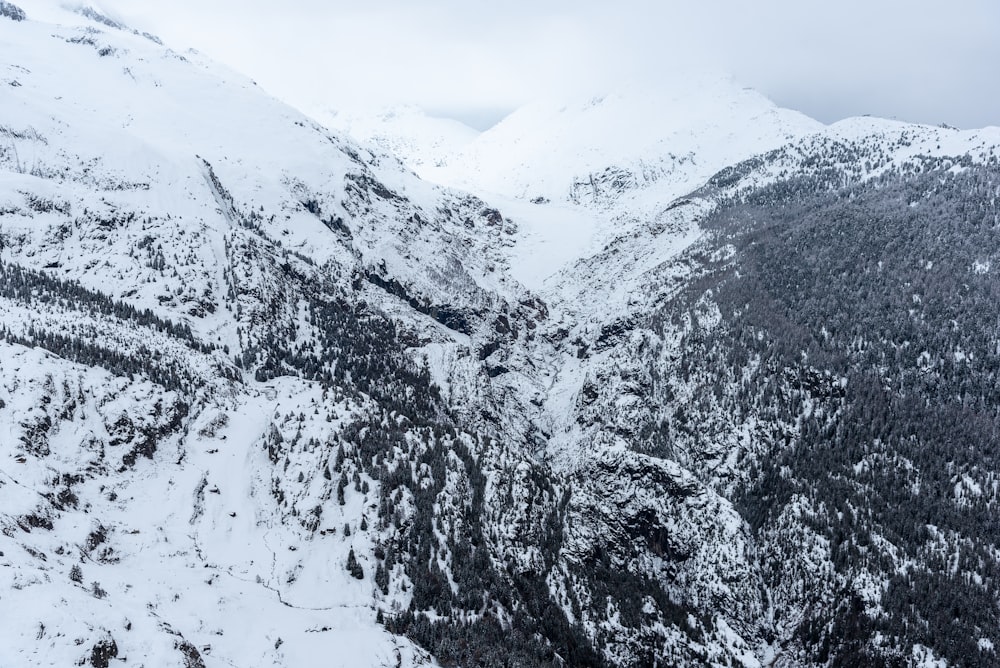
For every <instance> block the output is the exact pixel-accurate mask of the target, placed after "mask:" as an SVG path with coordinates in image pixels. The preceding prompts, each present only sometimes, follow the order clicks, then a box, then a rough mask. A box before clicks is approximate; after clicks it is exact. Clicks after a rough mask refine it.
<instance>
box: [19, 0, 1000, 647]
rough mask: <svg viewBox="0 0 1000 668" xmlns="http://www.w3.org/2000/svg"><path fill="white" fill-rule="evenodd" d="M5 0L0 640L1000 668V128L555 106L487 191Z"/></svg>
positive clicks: (62, 16) (152, 43)
mask: <svg viewBox="0 0 1000 668" xmlns="http://www.w3.org/2000/svg"><path fill="white" fill-rule="evenodd" d="M4 7H5V10H4V11H6V12H7V14H5V16H4V17H0V53H3V56H4V57H3V58H0V62H3V63H7V64H6V65H3V66H0V67H2V68H3V69H0V84H2V85H0V262H2V264H0V313H2V322H3V325H2V327H0V338H2V339H3V342H2V343H0V435H3V437H2V439H0V457H2V464H0V471H2V476H0V501H2V503H0V508H2V510H0V525H2V531H0V563H3V564H4V565H5V566H9V567H8V568H5V569H4V573H3V578H4V579H3V580H2V581H0V597H2V602H3V604H4V605H3V609H8V610H10V609H15V608H16V609H18V610H23V611H24V614H23V615H21V616H19V617H18V619H16V620H11V622H10V623H9V624H8V628H9V629H10V631H9V633H8V634H6V635H5V640H7V641H8V642H6V643H4V644H3V645H2V647H0V652H2V653H0V656H2V657H3V663H5V664H6V663H11V664H17V665H22V664H32V665H34V664H46V663H48V664H64V663H70V662H74V663H79V662H82V663H84V664H86V663H88V662H89V663H90V664H91V665H94V666H100V665H104V666H107V665H110V663H111V661H112V659H127V660H130V661H137V662H147V661H152V662H155V663H156V664H157V665H177V666H189V667H190V666H201V665H204V666H212V665H255V664H257V663H266V664H268V665H287V666H308V665H319V664H322V665H326V664H328V663H329V662H330V661H331V660H332V661H339V662H341V663H342V664H343V665H373V666H375V665H420V664H427V663H435V662H436V663H438V664H441V665H449V666H451V665H462V666H464V665H497V666H499V665H519V666H534V665H574V666H577V665H579V666H585V665H593V666H600V665H636V666H638V665H654V664H671V665H712V666H725V665H742V666H760V665H786V666H820V665H852V664H858V663H865V664H871V665H878V664H886V665H895V664H898V665H906V662H907V661H911V660H912V661H913V662H915V663H922V662H928V661H933V660H938V659H940V660H942V661H946V662H947V663H948V664H949V665H951V664H955V665H961V664H963V663H965V664H972V665H975V664H979V665H989V663H990V662H991V661H992V660H993V659H994V658H995V657H994V654H993V650H992V647H993V645H994V643H995V642H996V641H997V639H996V638H995V637H994V635H995V634H994V633H993V632H992V629H993V627H994V626H995V622H996V619H995V614H994V613H993V608H992V607H991V606H990V601H992V600H995V589H994V588H995V584H994V581H993V575H992V574H993V571H994V570H995V564H994V563H993V562H994V554H995V553H996V548H995V545H994V543H995V542H996V538H995V536H994V533H995V531H994V528H993V526H992V523H991V521H990V516H991V515H990V513H992V512H993V510H994V508H993V506H994V498H993V497H994V496H995V494H994V491H995V489H994V488H995V484H994V482H995V481H994V480H993V477H994V476H993V474H992V468H991V467H992V465H991V464H990V462H991V461H992V460H991V459H990V458H991V457H992V456H993V455H992V454H991V453H992V452H993V450H994V448H993V446H992V440H991V439H992V436H991V434H992V433H993V432H994V431H995V429H994V425H993V422H994V421H995V420H994V416H993V412H994V411H993V410H992V406H993V405H995V403H996V402H995V401H994V399H995V397H993V394H994V392H993V386H994V385H995V383H994V381H995V368H994V367H995V366H996V365H995V364H994V363H993V357H994V356H995V352H996V341H994V338H995V337H994V336H993V335H992V332H993V330H994V329H995V323H994V322H993V320H991V316H990V314H991V313H992V312H993V311H995V309H994V308H992V307H993V306H994V305H995V303H996V299H995V297H996V295H995V294H994V292H995V290H994V287H995V286H993V283H992V278H991V277H992V272H993V269H992V268H993V267H995V266H997V264H996V259H995V258H993V257H992V255H991V251H990V250H989V249H991V248H993V247H994V246H995V245H996V244H995V243H994V242H995V240H994V239H993V238H992V235H993V228H994V227H995V226H996V222H997V211H996V198H997V195H998V194H1000V192H998V191H997V158H996V152H997V150H998V146H1000V137H998V136H997V132H996V131H995V130H984V131H979V132H968V133H960V132H957V131H952V130H947V129H942V128H928V127H922V126H912V125H905V124H895V123H890V122H885V121H879V120H875V119H855V120H852V121H848V122H844V123H841V124H836V125H834V126H831V127H829V128H823V127H819V126H817V125H816V124H814V123H812V122H811V121H808V120H807V119H803V118H802V117H800V116H798V115H796V114H794V113H792V112H786V111H783V110H778V109H776V108H774V107H773V106H772V105H770V104H769V103H767V102H766V101H764V100H762V99H761V98H759V97H758V96H756V95H755V94H752V93H749V92H747V91H741V90H737V89H734V88H733V87H732V86H731V85H729V84H717V83H708V84H705V85H704V86H700V87H699V86H696V87H695V88H694V89H693V90H687V91H684V92H683V93H682V92H681V91H673V92H672V93H671V94H670V95H669V96H666V97H667V98H669V99H670V100H671V101H672V105H673V106H670V105H666V106H668V107H670V108H673V109H681V110H684V109H686V110H687V111H684V112H683V113H681V114H680V115H678V116H674V117H673V118H671V119H665V120H664V122H663V123H659V119H660V112H661V110H662V109H664V108H666V107H665V104H664V98H661V97H657V98H654V99H653V100H652V101H644V102H642V103H638V104H637V103H636V101H635V98H634V97H633V98H628V97H625V96H618V97H612V98H608V99H606V100H603V101H599V102H595V103H594V104H592V105H589V106H586V107H584V108H574V107H569V108H567V110H564V111H553V108H551V107H550V108H545V107H541V108H540V109H541V111H537V112H535V113H528V112H527V111H525V112H522V113H520V114H517V115H515V117H513V118H512V119H509V123H508V124H505V125H506V127H500V128H497V129H496V133H495V134H492V135H491V134H490V133H487V135H490V136H491V137H493V139H489V141H487V140H486V139H484V137H487V135H482V136H480V138H478V139H474V140H472V141H471V142H470V143H469V144H467V145H466V148H465V149H464V150H465V151H467V152H466V153H463V155H462V156H460V157H459V158H456V160H457V162H455V163H454V165H459V164H463V163H462V162H461V161H468V162H467V163H465V164H466V166H467V167H469V169H470V170H472V171H470V172H469V173H471V174H475V173H476V172H475V170H473V168H476V169H479V168H481V169H483V170H486V169H489V170H493V171H491V172H490V174H491V175H492V176H491V178H496V179H497V183H498V184H500V185H502V186H503V188H506V189H507V194H508V195H511V196H516V197H520V198H521V199H520V200H517V199H516V198H515V199H512V198H510V197H500V198H499V199H498V201H500V202H501V203H502V205H500V206H498V205H497V204H496V203H495V202H493V201H492V200H491V201H490V203H487V202H486V201H484V200H483V199H480V198H479V197H477V196H474V195H469V194H466V193H463V192H460V191H457V190H450V189H444V188H440V187H437V186H433V185H430V184H428V183H427V182H424V181H421V180H419V179H418V178H416V176H415V175H414V174H412V173H411V172H409V171H408V170H407V169H405V168H404V167H403V166H402V165H401V164H400V163H399V161H398V160H397V159H396V158H394V157H392V156H389V155H386V154H384V153H382V152H380V151H379V150H378V149H377V147H373V146H371V145H369V147H368V148H362V147H360V146H358V145H357V144H354V143H353V142H351V141H349V140H346V139H343V138H341V137H338V136H337V135H334V134H331V133H330V132H328V131H327V130H325V129H324V128H323V127H321V126H319V125H317V124H315V123H314V122H312V121H309V120H308V119H307V118H306V117H304V116H302V115H301V114H299V113H298V112H295V111H294V110H292V109H289V108H287V107H285V106H283V105H282V104H280V103H278V102H276V101H274V100H273V99H270V98H268V97H267V96H266V95H264V94H262V93H261V92H260V91H258V90H257V89H256V88H255V86H253V84H252V83H251V82H249V81H247V80H245V79H244V78H242V77H240V76H239V75H236V74H233V73H231V72H228V71H226V70H225V69H223V68H220V67H219V66H217V65H214V64H212V63H210V62H207V61H205V60H204V59H203V58H201V57H200V56H199V55H198V54H194V53H186V54H183V55H179V54H176V53H174V52H172V51H170V50H169V49H168V48H166V47H164V46H163V45H161V44H160V43H159V42H158V40H156V39H155V38H154V37H152V36H144V35H141V34H137V33H135V32H134V31H131V30H129V29H128V28H127V27H125V26H121V25H120V24H117V23H115V22H114V21H111V20H110V19H107V18H106V17H103V16H101V15H100V14H99V13H97V12H95V11H94V10H92V9H90V10H84V11H82V13H65V12H62V11H61V10H60V11H56V10H50V13H49V14H47V13H46V12H42V11H40V12H39V14H38V16H40V17H42V18H47V19H51V20H55V21H58V22H59V24H58V25H57V24H54V23H51V22H48V23H43V22H39V21H36V20H35V18H36V15H34V14H33V12H32V11H30V10H32V9H33V7H32V5H29V6H28V7H27V9H28V10H29V11H28V12H26V14H27V16H26V17H25V20H17V21H15V20H11V19H10V16H9V14H14V13H15V12H14V11H13V10H11V9H9V7H10V6H9V5H4ZM684 100H688V102H687V103H686V105H685V104H680V103H679V101H680V102H682V101H684ZM519 119H520V120H519ZM574 119H575V120H574ZM620 119H626V120H627V121H628V123H626V124H623V125H622V124H620ZM667 120H669V121H670V122H666V121H667ZM550 124H552V125H550ZM751 126H752V127H753V128H754V129H755V130H756V131H757V132H756V133H755V132H749V131H748V130H747V128H748V127H751ZM639 127H644V128H647V132H649V134H641V133H635V132H634V130H635V129H636V128H639ZM546 134H548V135H550V137H551V143H546V142H544V141H540V142H538V143H537V146H538V147H541V148H540V149H539V150H542V151H544V152H545V153H546V155H547V156H548V157H550V158H551V160H549V161H546V160H543V159H542V158H543V157H544V156H539V155H536V154H534V153H533V151H534V150H535V149H533V148H532V147H531V146H528V147H527V149H530V150H527V149H525V148H524V147H521V148H514V149H510V148H509V146H507V145H506V143H501V139H503V142H507V141H513V138H516V137H517V136H522V137H524V138H525V139H524V142H522V143H528V144H532V143H533V142H534V139H533V138H537V136H540V135H546ZM657 135H659V137H660V140H662V141H654V142H648V141H647V139H648V138H649V137H656V136H657ZM581 136H584V137H585V138H586V137H588V136H593V137H598V138H602V140H603V142H604V143H603V144H602V143H601V142H597V141H595V142H594V145H593V146H592V147H591V148H592V149H593V150H588V149H587V148H586V144H585V143H584V142H583V141H582V140H581ZM491 142H495V143H492V144H491ZM413 146H419V144H414V145H413ZM477 146H478V147H479V148H476V147H477ZM516 146H517V145H516V144H515V147H516ZM582 146H583V147H584V148H581V147H582ZM681 149H683V151H681ZM421 150H422V149H421ZM476 151H480V153H479V154H478V157H476V155H477V154H476ZM664 151H666V153H664ZM671 151H674V155H675V157H674V158H671V157H670V152H671ZM677 151H681V153H677ZM490 152H493V154H494V157H496V160H495V161H493V162H491V161H490V159H489V158H490V155H489V154H490ZM758 152H759V153H758ZM664 156H666V157H664ZM685 156H687V157H685ZM949 156H951V157H949ZM501 158H502V160H501ZM664 160H666V161H667V162H664ZM504 161H506V162H504ZM668 163H669V164H668ZM650 165H653V166H652V167H651V168H650V169H651V171H648V173H647V171H644V170H646V169H647V167H649V166H650ZM451 166H453V165H452V163H449V168H451ZM605 167H607V168H610V169H611V171H607V170H606V169H605ZM602 170H603V171H602ZM626 172H627V174H626ZM588 174H589V175H595V176H594V178H593V179H590V178H584V177H586V175H588ZM640 174H641V175H642V176H641V178H640V177H639V176H637V175H640ZM481 175H482V173H480V176H481ZM601 175H607V176H608V178H607V179H603V177H601ZM623 175H624V176H623ZM629 175H631V176H629ZM599 177H600V178H599ZM633 177H634V178H633ZM476 178H479V176H477V177H476ZM536 178H537V183H538V184H540V185H544V186H545V187H546V188H551V191H550V192H549V191H546V192H548V193H549V194H548V195H546V197H549V199H550V201H549V202H548V203H545V202H544V201H542V202H539V203H537V204H536V203H532V202H531V201H530V200H531V199H533V198H535V197H536V195H535V194H533V191H532V192H529V191H527V190H523V189H522V190H517V189H516V187H514V186H516V184H518V183H521V182H524V183H526V182H528V181H529V180H531V179H536ZM580 178H584V180H583V181H580V184H582V185H581V187H580V188H575V186H573V184H574V183H576V182H577V181H579V180H580ZM531 182H532V183H534V182H535V181H531ZM512 184H513V185H512ZM598 186H600V187H598ZM476 187H479V186H476ZM511 187H514V189H510V188H511ZM588 188H589V190H588ZM574 193H576V195H574ZM585 195H586V196H585ZM590 195H595V196H594V197H590ZM525 197H527V201H525V199H524V198H525ZM557 200H558V201H557ZM581 215H583V216H586V218H585V219H584V220H583V222H582V223H581V222H580V221H579V219H578V216H581ZM581 230H583V231H585V232H586V233H585V234H583V233H579V232H580V231H581ZM567 234H572V235H574V237H575V238H573V239H572V240H571V242H568V243H567V244H566V245H567V246H568V248H562V249H560V251H559V253H558V254H557V255H555V256H554V257H542V258H541V259H540V258H539V257H538V253H539V252H540V251H543V250H544V249H545V248H546V247H547V246H553V245H555V244H558V243H560V240H561V239H563V237H564V235H567ZM901 509H904V511H905V512H903V511H901ZM911 510H912V511H913V512H912V513H911V512H910V511H911ZM8 604H9V605H8ZM5 621H6V620H5Z"/></svg>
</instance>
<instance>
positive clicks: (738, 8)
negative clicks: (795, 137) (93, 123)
mask: <svg viewBox="0 0 1000 668" xmlns="http://www.w3.org/2000/svg"><path fill="white" fill-rule="evenodd" d="M100 6H101V7H102V8H103V10H104V11H106V12H107V13H109V14H111V15H113V16H116V17H119V18H121V19H124V20H125V21H126V22H128V23H129V24H130V25H132V26H134V27H138V28H142V29H145V30H149V31H151V32H155V33H157V34H159V35H160V36H161V37H162V38H164V40H166V41H167V42H168V43H169V44H171V45H172V46H174V47H175V48H178V49H182V48H186V47H194V48H197V49H198V50H200V51H202V52H204V53H206V54H208V55H210V56H212V57H213V58H215V59H216V60H219V61H222V62H224V63H226V64H228V65H230V66H232V67H234V68H235V69H238V70H241V71H243V72H245V73H246V74H247V75H249V76H250V77H252V78H253V79H254V80H256V81H257V82H258V83H259V84H260V85H261V86H263V87H264V88H265V89H267V90H269V91H270V92H272V93H273V94H275V95H277V96H278V97H281V98H283V99H286V100H287V101H289V102H291V103H292V104H295V105H297V106H300V107H302V108H305V109H307V110H308V109H315V108H317V107H331V108H357V107H366V106H380V105H391V104H400V103H412V104H417V105H419V106H422V107H424V108H425V109H427V110H429V111H431V112H434V113H437V114H440V115H449V116H453V117H459V118H462V119H465V120H469V121H471V122H473V123H475V124H478V125H483V124H485V123H488V122H489V121H490V120H492V119H495V118H497V117H498V116H499V115H500V114H502V113H503V112H505V111H507V110H510V109H512V108H515V107H517V106H518V105H520V104H523V103H525V102H527V101H529V100H531V99H533V98H536V97H538V96H540V95H545V94H550V93H556V94H561V93H583V94H588V95H590V94H598V93H604V92H608V90H609V89H613V88H614V87H615V86H616V85H620V84H621V82H622V81H631V82H633V83H634V82H639V83H640V84H641V85H648V86H663V85H669V80H670V78H671V77H672V76H673V74H672V73H673V72H676V71H698V72H701V71H704V72H723V73H728V74H731V75H732V76H733V77H735V78H736V79H737V80H738V81H739V82H741V83H743V84H745V85H748V86H753V87H754V88H757V89H758V90H760V91H761V92H763V93H764V94H766V95H767V96H769V97H770V98H771V99H772V100H774V101H775V102H777V103H778V104H781V105H783V106H786V107H791V108H793V109H797V110H799V111H803V112H805V113H807V114H809V115H810V116H813V117H815V118H818V119H819V120H822V121H825V122H832V121H835V120H837V119H840V118H844V117H846V116H854V115H862V114H872V115H876V116H885V117H888V118H899V119H901V120H908V121H917V122H924V123H933V124H938V123H942V122H944V123H949V124H951V125H955V126H958V127H962V128H971V127H981V126H984V125H1000V76H998V75H997V71H996V67H997V64H998V63H1000V2H997V0H949V1H948V2H931V1H930V0H909V1H903V0H834V1H831V0H823V1H818V0H817V1H810V0H757V1H756V2H745V1H740V0H701V1H700V2H686V3H678V2H672V1H669V0H661V1H659V2H653V1H646V0H618V1H617V2H610V1H608V0H600V1H598V0H574V1H564V0H550V1H548V2H546V1H544V0H534V1H530V0H506V1H498V0H489V1H483V0H369V1H366V0H354V2H350V3H349V2H344V1H343V0H282V1H280V2H279V1H275V0H172V1H171V2H150V1H149V0H102V2H101V4H100Z"/></svg>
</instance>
